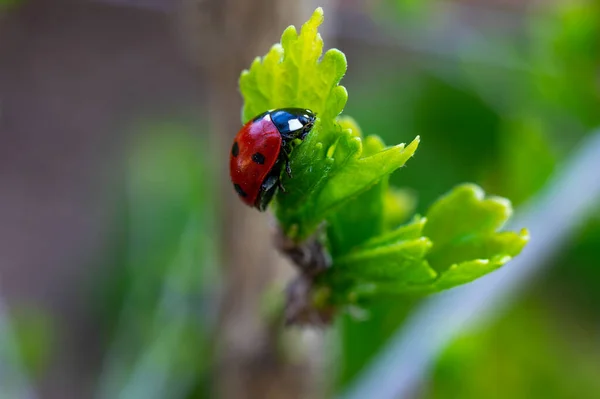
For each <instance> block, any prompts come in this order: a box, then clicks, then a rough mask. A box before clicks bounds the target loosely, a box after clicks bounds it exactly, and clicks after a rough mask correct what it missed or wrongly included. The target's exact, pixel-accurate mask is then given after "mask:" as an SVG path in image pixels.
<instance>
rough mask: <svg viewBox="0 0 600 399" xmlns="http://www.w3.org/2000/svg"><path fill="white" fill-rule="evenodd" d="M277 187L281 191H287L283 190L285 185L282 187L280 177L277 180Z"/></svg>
mask: <svg viewBox="0 0 600 399" xmlns="http://www.w3.org/2000/svg"><path fill="white" fill-rule="evenodd" d="M277 187H279V189H280V190H281V192H282V193H287V191H285V187H283V183H282V182H281V179H280V180H279V181H278V182H277Z"/></svg>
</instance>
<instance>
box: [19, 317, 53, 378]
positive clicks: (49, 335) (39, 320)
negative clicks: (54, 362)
mask: <svg viewBox="0 0 600 399" xmlns="http://www.w3.org/2000/svg"><path fill="white" fill-rule="evenodd" d="M10 316H11V319H12V328H13V330H14V331H13V332H14V335H15V337H16V340H17V345H18V347H19V353H20V355H21V360H22V362H23V367H24V368H25V369H26V370H27V372H28V373H29V374H30V375H32V376H35V377H37V376H40V375H41V374H42V373H43V372H44V371H45V370H46V368H47V367H48V361H49V359H50V356H51V355H53V354H54V353H53V352H54V351H53V348H54V347H55V346H56V345H55V344H56V337H55V328H56V326H55V325H54V323H53V320H52V318H51V317H50V316H49V315H48V314H46V313H43V312H42V311H41V310H39V309H34V308H23V307H21V308H17V309H16V310H14V311H13V312H12V314H11V315H10Z"/></svg>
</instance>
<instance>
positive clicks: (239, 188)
mask: <svg viewBox="0 0 600 399" xmlns="http://www.w3.org/2000/svg"><path fill="white" fill-rule="evenodd" d="M233 188H235V191H237V193H238V195H239V196H240V197H246V196H248V194H246V192H245V191H244V190H242V188H241V187H240V185H239V184H235V183H234V184H233Z"/></svg>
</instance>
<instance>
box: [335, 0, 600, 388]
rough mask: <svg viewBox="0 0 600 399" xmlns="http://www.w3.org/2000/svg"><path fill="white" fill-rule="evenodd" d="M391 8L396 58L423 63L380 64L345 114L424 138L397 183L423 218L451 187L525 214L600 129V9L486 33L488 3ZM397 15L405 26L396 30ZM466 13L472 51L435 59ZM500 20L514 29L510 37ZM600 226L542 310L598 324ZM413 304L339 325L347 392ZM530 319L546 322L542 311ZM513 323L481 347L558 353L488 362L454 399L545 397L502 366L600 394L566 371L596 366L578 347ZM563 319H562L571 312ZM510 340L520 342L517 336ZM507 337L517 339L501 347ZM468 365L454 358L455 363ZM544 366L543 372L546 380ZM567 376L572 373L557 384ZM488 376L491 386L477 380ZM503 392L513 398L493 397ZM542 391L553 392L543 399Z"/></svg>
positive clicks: (392, 132) (553, 8) (532, 13)
mask: <svg viewBox="0 0 600 399" xmlns="http://www.w3.org/2000/svg"><path fill="white" fill-rule="evenodd" d="M384 3H385V5H381V4H380V8H378V9H377V13H376V15H377V17H378V18H380V20H379V21H383V23H382V25H383V26H385V29H389V32H390V33H391V35H392V36H394V35H398V36H401V37H402V39H403V40H404V41H402V40H400V41H399V42H398V47H397V50H398V51H399V52H402V51H403V50H406V53H409V54H410V53H411V52H412V51H415V52H416V53H417V54H418V56H417V57H410V56H405V57H403V58H402V60H401V62H402V65H400V66H399V65H394V64H390V65H389V72H387V73H386V72H385V68H384V67H381V66H379V65H378V68H380V69H382V70H383V71H384V72H382V73H380V74H379V76H377V77H374V76H371V77H369V78H365V77H364V76H361V78H360V79H357V81H356V82H355V86H353V85H352V84H351V83H348V86H349V88H350V91H351V93H352V99H353V100H354V99H357V98H358V99H363V98H369V99H370V101H360V100H359V101H350V102H349V104H348V107H347V112H349V113H351V114H352V115H354V116H355V117H356V118H357V119H358V120H360V121H361V124H362V125H363V127H364V128H365V129H368V130H374V131H377V132H380V134H381V136H382V138H383V139H384V140H386V141H387V140H405V139H406V137H411V136H413V135H416V134H419V135H421V137H423V138H424V141H423V145H422V146H421V148H420V149H419V153H418V156H417V157H415V158H414V159H413V160H411V162H410V163H409V165H408V167H407V168H405V169H404V170H403V171H402V173H398V174H395V175H392V178H391V183H392V184H397V185H400V186H402V187H403V188H406V189H409V190H410V191H411V192H413V193H417V194H418V205H417V209H418V210H419V211H421V212H424V211H425V210H426V209H427V207H428V206H429V204H431V203H432V202H433V201H434V200H435V197H436V195H437V193H439V192H440V190H447V189H448V188H449V187H450V186H451V185H452V184H453V182H455V181H462V180H471V181H475V182H477V183H478V184H480V185H481V186H482V187H483V188H484V189H485V190H486V191H489V192H494V193H496V194H498V195H502V196H506V197H508V198H511V201H513V203H515V204H517V205H519V204H521V203H523V202H525V201H528V200H530V199H531V198H532V196H533V195H534V194H535V193H536V192H537V191H538V190H539V189H540V188H542V187H543V186H544V185H545V183H546V182H547V180H548V177H549V176H550V175H551V174H552V173H555V172H557V171H559V170H560V161H561V160H563V159H564V157H565V156H566V155H567V154H568V153H569V152H570V150H571V149H572V148H573V147H574V145H575V144H576V143H577V142H578V141H579V140H580V139H581V138H582V137H583V136H584V135H586V134H588V132H590V131H592V130H593V129H595V128H596V127H597V126H598V124H599V123H600V121H599V120H598V118H599V117H600V113H599V112H598V110H599V109H600V104H599V103H598V96H599V95H600V83H599V82H600V81H599V80H598V71H599V70H600V56H598V53H599V52H600V46H599V45H597V44H598V40H600V39H599V38H600V35H598V33H597V32H598V29H599V28H600V16H599V15H598V10H599V9H600V7H599V6H600V3H599V2H597V1H575V2H559V3H556V4H554V5H549V4H544V5H539V6H536V7H530V8H528V9H527V11H528V12H523V10H522V9H520V10H517V11H514V16H513V17H516V18H513V19H511V18H510V17H507V16H506V14H505V13H504V12H499V13H498V15H497V16H498V18H496V19H494V20H495V21H497V22H498V23H497V24H490V25H491V26H490V27H489V29H486V28H488V27H487V26H484V25H483V24H481V23H480V24H479V25H478V22H480V21H477V20H476V16H477V15H479V14H481V15H482V16H484V17H487V18H489V19H490V20H492V19H491V17H492V16H493V15H494V13H495V12H496V11H497V10H495V9H494V8H493V7H487V6H486V5H484V4H478V5H476V4H474V3H469V5H467V6H461V5H458V6H456V5H455V3H451V2H436V1H424V2H421V5H422V6H421V7H418V10H417V12H415V10H414V9H413V10H412V11H411V12H409V13H405V10H406V8H403V7H404V6H405V5H406V4H407V3H409V2H403V1H396V0H391V1H389V2H384ZM391 3H393V4H391ZM390 6H393V7H395V8H394V10H395V11H398V10H400V11H401V12H402V13H403V14H402V15H401V16H399V17H397V18H396V16H395V15H394V13H393V12H392V11H391V9H390ZM448 10H450V11H451V12H447V11H448ZM463 11H464V12H465V14H466V15H469V16H470V17H471V18H472V19H469V18H467V19H466V21H468V22H469V23H472V25H473V26H476V28H472V26H470V25H469V26H468V27H465V28H464V29H459V30H458V31H460V32H461V33H465V32H467V33H468V32H472V33H473V34H472V35H470V39H471V40H466V41H465V43H466V44H465V45H464V46H462V47H461V45H456V46H454V45H455V44H456V43H460V40H459V39H458V38H456V40H451V41H450V42H451V44H452V45H453V47H452V53H450V52H435V51H432V50H437V49H439V48H440V43H441V44H442V45H443V43H448V41H447V40H445V39H448V37H440V36H439V35H438V36H436V33H435V29H434V28H432V27H436V26H440V25H439V23H440V21H442V22H445V21H454V22H451V25H450V26H446V27H445V29H442V31H444V32H454V33H456V32H458V31H453V30H452V27H454V28H457V25H456V24H457V22H458V21H459V19H458V18H455V17H456V16H457V15H460V13H461V12H463ZM415 15H417V16H418V17H415ZM414 18H417V19H418V21H419V23H418V24H414V23H408V24H407V23H406V19H408V20H413V21H414V20H415V19H414ZM503 20H506V21H507V22H510V23H508V24H507V26H503V24H502V22H501V21H503ZM515 26H517V29H515ZM499 27H500V28H502V29H499ZM503 29H504V30H503ZM432 30H433V31H434V33H432ZM438 31H439V30H438ZM398 32H400V33H398ZM438 34H439V32H438ZM407 37H408V38H409V39H407ZM454 37H455V36H452V38H454ZM462 38H464V36H462ZM409 40H410V41H409ZM407 42H408V45H407V46H404V45H405V44H406V43H407ZM385 51H387V52H389V49H388V48H386V49H385ZM375 54H376V52H375ZM351 77H352V75H350V78H351ZM397 126H403V129H402V131H400V132H399V131H398V129H397ZM465 143H469V144H470V145H465ZM598 226H599V224H598V223H597V218H594V219H592V220H591V221H590V223H588V225H587V226H586V227H585V228H584V229H583V230H582V232H581V234H580V235H579V237H577V238H576V241H575V242H574V243H573V244H572V245H571V246H570V247H569V248H568V251H566V252H565V253H564V254H563V255H562V256H561V257H560V258H559V259H555V260H554V261H553V262H552V263H553V264H554V265H555V268H556V270H555V272H553V273H552V274H551V277H550V278H549V279H548V280H549V281H547V282H546V283H545V284H544V288H545V289H546V290H547V292H544V293H543V294H542V293H541V292H538V293H537V294H538V296H541V297H542V298H543V299H539V301H538V302H539V303H538V305H539V306H540V307H542V306H547V302H548V301H550V302H551V303H555V302H556V301H559V299H558V298H560V303H561V306H563V307H564V310H565V311H566V312H567V313H571V314H574V313H576V314H577V315H578V318H580V319H581V322H583V323H588V322H589V320H596V319H597V312H596V310H597V306H595V305H594V304H598V303H600V296H598V292H600V286H599V284H600V279H598V278H597V277H598V273H599V270H600V269H599V268H598V264H599V263H598V259H600V252H599V250H598V248H600V246H599V243H600V240H599V238H598V237H600V235H599V234H598V231H599V230H600V229H599V227H598ZM380 302H382V301H380ZM414 302H415V300H414V299H413V300H411V301H407V302H406V303H404V304H403V306H402V307H394V306H393V305H390V304H386V303H380V304H379V305H378V306H377V307H372V308H371V309H372V311H371V312H370V313H371V314H370V318H369V319H368V320H367V321H366V322H361V323H358V322H355V321H352V319H351V318H347V319H345V320H344V323H341V327H342V328H341V329H340V332H341V336H342V337H343V348H342V351H341V355H340V361H339V363H338V364H339V367H340V370H339V373H340V383H341V384H342V385H343V384H346V383H348V382H349V381H351V380H352V379H353V378H354V377H355V376H357V375H358V374H359V372H360V371H361V370H362V369H363V368H364V367H365V365H366V364H367V363H368V362H369V361H370V360H371V359H373V358H374V357H375V356H376V355H377V353H378V350H379V349H380V348H382V347H383V345H384V344H385V343H386V341H387V339H388V338H389V337H390V335H391V334H392V333H393V332H394V331H395V330H396V329H397V328H398V326H400V325H401V324H402V322H403V320H404V317H405V315H406V314H407V313H408V312H409V310H410V308H411V306H412V304H413V303H414ZM540 309H541V308H540ZM540 309H538V310H540ZM530 314H531V315H532V317H536V315H537V313H536V312H535V311H532V312H531V313H530ZM513 316H514V315H513ZM513 316H509V317H507V318H506V319H505V320H504V321H503V323H504V324H505V327H500V329H501V331H502V332H501V333H498V334H494V333H493V332H491V331H490V332H489V337H490V338H487V339H485V340H484V339H481V340H479V341H478V342H479V344H478V346H477V349H476V350H477V351H487V352H488V353H491V352H493V353H496V352H497V351H496V350H495V349H494V345H495V342H494V341H493V338H491V337H497V336H498V339H502V340H503V341H502V342H504V343H505V344H504V346H503V348H505V349H506V348H508V347H509V346H511V345H515V347H518V348H520V349H519V350H520V351H521V352H526V351H527V350H528V348H527V345H529V344H531V345H532V349H535V348H539V347H540V346H544V345H547V347H545V348H544V349H543V350H547V351H548V353H546V354H540V351H541V350H535V351H534V352H535V354H532V356H531V358H529V357H528V356H527V355H526V354H525V353H518V351H512V350H508V349H507V350H506V351H504V356H500V355H501V354H500V355H499V358H500V357H501V359H499V360H498V361H502V362H503V364H500V365H497V364H494V362H495V361H496V358H494V357H491V356H487V357H485V355H481V356H477V364H475V363H476V362H475V361H473V362H472V367H473V370H475V369H476V371H475V372H474V377H473V378H471V376H470V374H469V373H467V372H465V371H464V369H460V368H457V370H460V371H457V373H456V374H454V375H455V376H456V377H457V378H459V374H460V382H456V383H454V387H455V388H457V389H458V388H462V389H464V390H465V391H464V392H465V395H462V394H461V393H462V392H459V391H458V390H452V389H451V388H452V387H448V389H449V391H450V392H449V393H448V395H447V396H446V397H513V396H514V397H546V396H544V394H541V395H537V394H536V393H532V392H531V391H525V392H527V394H528V395H527V394H525V395H524V396H518V395H517V394H516V393H515V392H516V390H518V389H517V388H518V387H517V386H516V385H513V386H512V387H507V389H506V391H504V390H502V389H501V388H502V387H501V386H499V385H502V384H503V376H502V371H501V370H499V369H500V368H502V367H504V368H505V369H506V371H507V372H510V371H511V367H512V369H514V370H520V375H519V378H520V379H521V381H520V387H521V388H523V389H528V387H530V386H532V385H534V384H535V381H539V380H540V379H541V378H546V377H547V378H556V379H557V381H556V383H555V384H554V385H553V384H551V383H549V384H548V386H550V387H557V388H556V390H557V393H556V395H558V396H556V395H555V396H552V395H547V397H562V398H570V397H586V398H587V397H596V396H597V392H598V388H597V386H595V385H594V384H593V383H592V381H591V380H590V379H589V378H588V377H589V370H588V371H586V372H585V373H584V374H586V376H581V379H580V376H577V375H570V374H571V373H573V374H576V373H577V371H576V370H575V369H572V368H571V369H569V370H566V369H565V367H564V364H566V362H567V363H568V364H578V363H579V362H580V361H581V362H582V363H583V364H586V363H588V362H589V361H590V357H588V356H582V354H581V353H580V352H579V351H578V350H577V348H574V347H573V346H570V345H564V346H563V348H562V349H560V351H563V353H561V354H553V353H552V351H553V348H552V342H551V340H550V339H546V337H545V336H544V333H545V332H544V331H541V330H540V329H539V328H538V325H537V324H536V325H533V324H534V323H533V322H531V323H529V322H527V320H525V318H524V317H521V316H516V317H513ZM552 316H553V317H556V318H558V319H561V318H562V315H561V314H560V313H554V314H553V315H552ZM584 320H585V321H584ZM572 322H575V323H577V322H578V321H577V320H574V319H570V318H567V319H566V320H563V321H562V322H561V321H559V323H557V324H553V325H549V324H548V325H546V327H547V328H549V329H550V328H552V329H556V330H561V329H563V327H562V325H561V323H564V324H565V326H568V325H569V324H570V323H572ZM432 328H435V326H432ZM590 328H591V327H590ZM509 329H512V330H515V332H514V333H512V334H511V333H510V332H509V331H508V330H509ZM538 333H540V334H541V335H542V343H540V345H539V346H536V343H535V342H534V341H535V337H536V335H537V334H538ZM486 334H487V333H486ZM501 334H504V335H506V337H505V338H501V337H499V335H501ZM568 339H569V338H566V340H568ZM467 341H468V339H465V340H463V341H462V342H463V343H464V342H467ZM590 345H593V344H592V343H590ZM474 346H475V345H474ZM596 350H597V348H595V349H593V351H596ZM461 353H463V352H461ZM464 355H465V356H466V359H465V362H469V361H470V358H469V352H467V351H464ZM536 356H539V359H545V361H548V362H550V363H552V362H554V363H553V364H548V365H545V364H543V361H541V360H540V361H538V360H536V359H535V357H536ZM549 357H552V359H551V360H549ZM528 359H529V360H528ZM459 361H460V356H459V355H457V356H456V362H459ZM528 362H529V363H528ZM504 363H506V365H505V364H504ZM538 367H539V368H542V370H537V368H538ZM561 367H562V370H561ZM544 369H545V371H544ZM549 369H552V370H553V371H552V372H556V373H555V374H553V375H552V377H548V376H550V375H551V374H552V372H549V371H548V370H549ZM591 369H593V367H592V368H590V370H591ZM561 371H562V373H563V374H564V375H563V376H562V378H559V377H561V376H560V375H559V374H558V373H559V372H561ZM484 374H485V378H487V379H486V380H485V381H484V379H483V378H480V376H482V375H484ZM540 375H541V376H542V377H540ZM435 378H436V380H435V381H437V379H438V378H443V375H442V374H440V373H436V377H435ZM529 378H530V380H528V379H529ZM435 381H434V385H435V387H436V389H435V393H436V396H434V397H443V396H442V384H441V383H439V384H438V383H437V382H435ZM565 381H566V382H565ZM571 382H572V383H573V384H577V383H581V384H582V386H581V387H580V388H581V389H579V388H576V387H571V388H573V390H572V391H569V390H568V389H567V390H564V389H562V388H560V387H558V385H560V384H571ZM513 388H514V389H513ZM494 392H501V393H503V394H501V395H497V396H490V393H494ZM540 392H547V391H546V390H545V388H541V391H540ZM513 394H514V395H513ZM560 394H562V396H560ZM469 395H470V396H469ZM586 395H587V396H586ZM594 395H596V396H594Z"/></svg>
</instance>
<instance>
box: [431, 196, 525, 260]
mask: <svg viewBox="0 0 600 399" xmlns="http://www.w3.org/2000/svg"><path fill="white" fill-rule="evenodd" d="M511 214H512V207H511V204H510V202H509V201H508V200H506V199H504V198H499V197H489V198H484V193H483V190H481V188H479V187H478V186H476V185H474V184H464V185H461V186H458V187H456V188H455V189H454V190H452V191H451V192H450V193H449V194H448V195H446V196H444V197H442V198H441V199H440V200H438V201H437V202H436V203H435V204H434V205H433V206H432V207H431V208H430V209H429V211H428V212H427V223H426V225H425V228H424V229H423V233H424V235H425V236H427V237H429V238H430V239H431V241H432V242H433V247H432V248H431V251H430V253H429V255H428V257H427V258H428V260H429V262H430V264H431V266H432V267H433V268H434V269H436V270H438V271H445V270H447V269H448V268H450V267H451V266H452V265H455V264H459V263H462V262H468V261H472V260H475V259H492V258H494V257H495V256H498V255H500V256H502V257H503V256H509V257H513V256H515V255H517V254H518V253H519V252H521V249H523V247H524V246H525V244H526V243H527V240H528V233H527V231H522V232H521V233H520V234H517V233H512V232H506V233H496V231H497V230H499V229H500V228H501V227H502V226H503V225H504V223H505V222H506V221H507V220H508V218H509V217H510V216H511Z"/></svg>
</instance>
